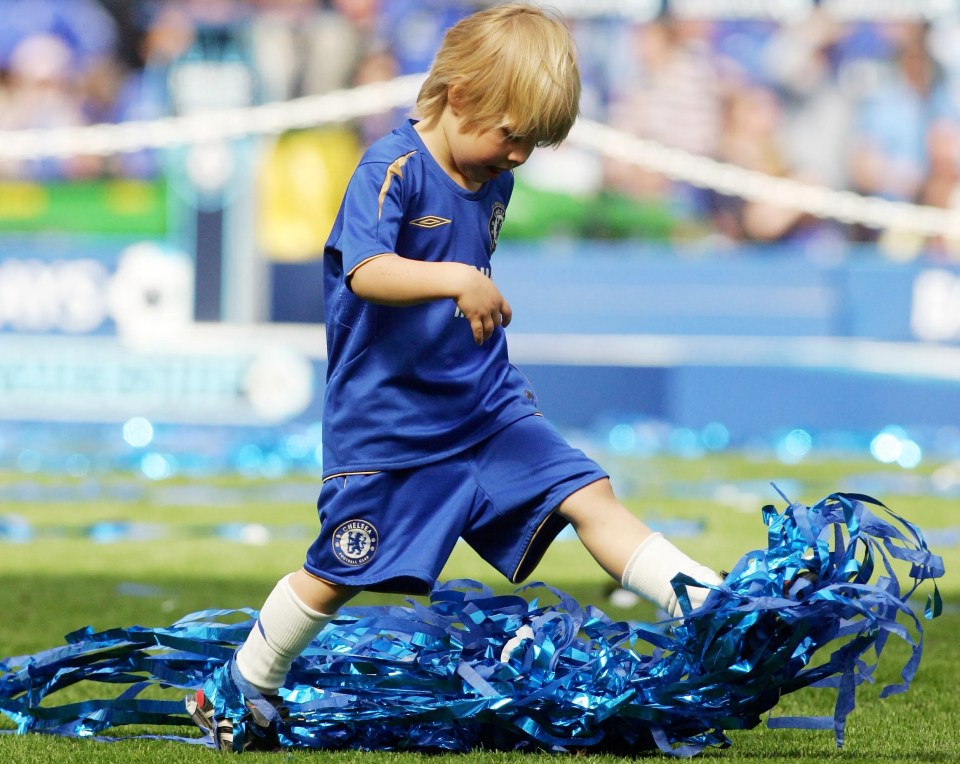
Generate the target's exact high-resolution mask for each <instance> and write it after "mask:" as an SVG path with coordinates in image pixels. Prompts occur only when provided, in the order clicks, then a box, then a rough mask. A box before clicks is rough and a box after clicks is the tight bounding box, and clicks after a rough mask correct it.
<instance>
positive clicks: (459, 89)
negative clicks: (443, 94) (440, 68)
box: [447, 82, 463, 116]
mask: <svg viewBox="0 0 960 764" xmlns="http://www.w3.org/2000/svg"><path fill="white" fill-rule="evenodd" d="M447 103H448V104H450V110H451V111H452V112H453V114H454V116H459V115H460V110H461V109H462V108H463V85H461V84H460V83H458V82H455V83H452V84H450V85H447Z"/></svg>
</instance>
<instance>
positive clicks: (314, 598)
mask: <svg viewBox="0 0 960 764" xmlns="http://www.w3.org/2000/svg"><path fill="white" fill-rule="evenodd" d="M289 580H290V588H291V589H293V591H294V593H295V594H296V595H297V597H298V598H299V599H300V601H301V602H303V604H305V605H306V606H307V607H309V608H310V609H312V610H315V611H317V612H318V613H327V614H328V615H333V614H334V613H336V612H337V610H339V609H340V608H341V607H342V606H343V605H345V604H346V603H347V602H348V601H349V600H351V599H352V598H353V597H354V596H355V595H356V594H357V593H358V592H359V591H360V589H359V588H358V587H354V586H344V585H343V584H335V583H333V582H331V581H324V580H323V579H321V578H317V577H316V576H314V575H311V574H310V573H308V572H307V571H306V570H304V569H303V568H301V569H300V570H298V571H296V572H294V573H292V574H290V579H289Z"/></svg>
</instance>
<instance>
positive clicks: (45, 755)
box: [0, 454, 960, 764]
mask: <svg viewBox="0 0 960 764" xmlns="http://www.w3.org/2000/svg"><path fill="white" fill-rule="evenodd" d="M602 463H604V464H605V465H606V466H607V467H608V468H609V469H611V471H612V474H613V475H614V479H615V483H617V484H618V490H619V491H620V493H621V496H623V498H624V499H625V500H626V502H627V503H628V504H629V506H631V508H633V509H635V510H636V512H637V513H638V514H640V515H641V516H642V517H644V518H645V519H647V520H648V521H650V522H651V523H652V524H654V525H662V526H663V529H664V530H665V532H666V533H667V534H669V535H671V536H672V537H673V539H674V541H675V542H676V543H677V544H678V545H679V546H681V547H683V548H684V549H685V550H687V551H689V552H690V553H691V554H692V555H693V556H695V557H699V558H700V559H702V560H703V561H704V562H706V563H708V564H711V565H713V566H715V567H716V568H729V567H730V566H731V565H733V563H734V562H735V561H736V560H737V559H738V558H739V556H740V555H741V554H743V553H744V552H746V551H748V550H751V549H756V548H761V547H763V546H765V528H764V526H763V523H762V522H761V519H760V508H761V507H762V506H763V505H764V504H770V503H772V504H775V505H776V506H777V507H778V508H780V509H782V507H783V502H782V500H781V499H780V498H779V497H778V496H777V494H776V493H775V492H774V490H773V488H772V487H770V486H769V482H770V481H773V482H776V483H777V484H778V485H779V486H780V487H781V488H782V489H785V492H786V493H787V495H788V496H790V498H791V499H793V500H796V501H800V502H803V503H806V504H810V503H813V502H816V501H818V500H819V499H821V498H823V497H824V496H825V495H827V494H829V493H831V492H834V491H852V492H863V493H867V494H870V495H872V496H875V497H876V498H878V499H880V500H881V501H884V502H885V503H886V504H887V505H888V506H890V507H891V508H892V509H893V510H895V511H897V512H898V513H900V514H902V515H903V516H905V517H907V518H908V519H910V520H911V521H913V522H915V523H916V524H918V525H919V526H920V527H921V528H922V529H923V530H924V531H925V532H926V533H927V534H928V535H929V536H930V538H931V547H932V548H933V550H934V551H936V552H938V553H940V554H942V555H943V557H944V561H945V564H946V570H947V574H946V576H945V577H944V579H942V580H941V582H940V589H941V592H942V594H943V598H944V602H945V612H944V615H943V616H942V617H941V618H939V619H937V620H934V621H930V622H927V621H925V622H924V626H925V629H926V631H925V637H926V646H925V652H924V659H923V663H922V664H921V667H920V671H919V672H918V674H917V677H916V679H915V681H914V684H913V687H912V688H911V690H910V691H909V692H908V693H907V694H905V695H899V696H894V697H891V698H887V699H884V700H881V699H880V698H879V693H880V688H881V687H882V686H883V685H885V684H888V683H890V682H894V681H896V679H897V672H898V671H899V668H900V666H901V665H902V663H903V660H904V659H905V656H906V648H905V647H902V646H901V645H899V644H897V643H895V642H891V644H890V645H889V646H888V648H887V651H886V652H885V653H884V655H883V659H882V660H881V665H880V670H879V672H878V676H877V682H876V685H873V686H870V685H867V686H864V687H862V688H861V689H860V691H859V692H858V696H857V708H856V710H855V711H854V712H853V714H852V715H851V716H850V718H849V721H848V724H847V740H846V743H845V745H844V747H843V748H842V749H839V750H838V749H837V748H836V746H835V743H834V740H833V735H832V733H830V732H806V731H793V730H770V729H767V728H766V727H765V726H761V727H758V728H756V729H753V730H745V731H734V732H731V733H728V734H729V736H730V737H731V739H732V740H733V746H732V747H731V748H729V749H725V750H709V751H706V752H705V753H704V754H702V755H701V757H700V758H702V759H709V760H724V761H731V762H757V763H760V762H763V763H764V764H769V763H770V762H827V761H851V762H853V761H855V762H885V763H890V762H911V764H913V763H915V762H956V761H960V725H958V724H957V723H956V719H957V703H958V697H960V696H958V693H957V690H956V688H957V686H958V684H960V666H958V664H957V660H956V657H957V655H958V650H957V647H958V646H960V611H958V609H957V607H956V604H955V603H956V602H957V596H958V594H960V573H958V572H957V571H958V563H960V549H958V548H957V541H956V537H957V528H958V527H960V513H958V511H960V506H958V501H957V500H956V498H950V497H949V496H948V495H947V493H946V492H941V493H939V494H938V491H937V490H936V488H935V486H936V485H940V486H941V487H942V486H943V484H944V483H943V480H942V479H940V480H937V479H934V475H935V474H936V475H938V476H939V477H940V478H942V477H943V475H944V474H945V472H944V471H947V474H948V477H949V474H952V473H950V471H951V470H952V471H953V472H956V471H957V468H956V466H955V465H953V466H951V465H946V466H945V465H942V464H927V463H924V464H923V465H922V466H921V467H920V468H918V469H916V470H911V471H905V470H903V469H901V468H899V467H895V466H886V465H881V464H878V463H876V462H872V461H864V460H854V459H851V458H846V457H838V458H830V459H827V458H825V457H822V456H821V457H818V458H817V459H809V460H807V461H804V462H803V463H800V464H796V465H784V464H781V463H780V462H777V461H774V460H770V459H766V458H761V457H756V458H754V457H749V456H747V455H743V454H723V455H716V456H711V457H707V458H702V459H696V460H684V459H680V458H655V459H644V460H630V459H610V458H603V459H602ZM938 470H939V471H940V472H937V471H938ZM27 480H28V478H25V477H24V476H23V475H14V474H7V475H2V474H0V519H2V518H10V517H14V516H16V517H19V518H22V519H23V520H24V521H26V523H28V525H29V527H30V528H31V529H32V530H33V532H34V533H35V538H34V540H32V541H30V542H29V543H20V544H17V543H10V542H8V541H3V540H2V539H0V657H2V656H11V655H21V654H28V653H33V652H36V651H39V650H42V649H46V648H50V647H55V646H58V645H60V644H62V643H63V636H64V634H66V633H68V632H70V631H74V630H75V629H78V628H81V627H83V626H86V625H90V626H93V627H94V628H95V629H98V630H99V629H106V628H110V627H115V626H131V625H135V624H139V625H146V626H156V625H167V624H170V623H172V622H173V621H175V620H176V619H177V618H179V617H180V616H182V615H185V614H187V613H190V612H193V611H197V610H202V609H206V608H232V607H243V606H246V607H258V606H259V604H260V603H261V602H262V600H263V597H264V596H265V595H266V594H267V592H268V591H269V590H270V589H271V588H272V586H273V584H274V583H275V581H276V579H277V578H278V577H279V576H281V575H282V574H284V573H286V572H288V571H289V570H292V569H293V568H295V567H296V566H298V565H299V564H300V562H301V560H302V555H303V552H304V550H305V548H306V545H307V543H308V542H309V541H310V540H311V539H312V534H313V533H314V531H315V529H316V516H315V512H314V509H313V506H312V503H313V494H314V493H315V490H316V486H317V485H318V482H319V481H318V480H317V479H316V478H311V477H307V476H300V477H297V478H287V479H285V480H284V482H283V484H282V486H279V485H277V484H271V483H268V482H266V481H258V480H247V479H243V478H237V477H216V478H210V479H206V480H202V481H200V480H191V479H183V480H179V481H162V482H150V481H147V480H145V479H142V480H141V479H137V478H135V477H133V476H130V475H121V474H113V475H106V476H102V477H101V478H99V479H98V481H99V482H98V488H97V490H96V491H95V492H93V494H91V492H90V490H89V486H86V487H84V485H82V482H83V481H81V480H72V479H70V480H65V479H61V478H54V477H45V478H37V477H36V476H30V477H29V481H30V483H31V490H32V493H33V494H34V496H31V497H29V500H26V499H20V498H10V497H17V496H19V495H20V494H22V493H23V492H22V491H20V492H18V491H17V490H13V489H16V488H17V487H18V486H21V487H22V486H23V485H24V483H25V481H27ZM85 480H87V481H88V482H89V480H90V479H89V478H87V479H85ZM948 482H949V481H948ZM954 482H956V481H954ZM3 489H6V490H3ZM280 489H282V490H280ZM953 491H954V493H955V491H956V487H955V485H954V488H953ZM45 495H46V496H47V498H46V499H44V496H45ZM37 496H39V497H40V499H41V500H39V501H36V500H34V499H35V498H36V497H37ZM4 497H6V498H4ZM78 497H79V498H78ZM301 497H302V499H301ZM109 521H127V522H136V523H140V524H143V525H142V527H143V528H147V529H151V532H150V533H148V534H146V535H147V536H150V537H151V538H149V539H144V540H125V541H116V542H113V543H97V542H96V541H95V540H94V539H93V538H91V537H90V535H89V529H90V527H91V526H94V525H96V524H97V523H105V522H109ZM232 523H241V524H242V523H251V524H262V525H263V526H265V527H266V529H267V530H268V531H269V532H270V533H269V536H270V540H269V541H267V542H266V543H263V544H260V545H256V544H243V543H239V542H237V541H231V540H227V539H224V538H221V537H219V536H218V535H216V533H215V532H214V531H215V529H217V528H220V527H223V526H224V525H227V524H232ZM696 527H700V528H702V532H700V533H699V534H696V535H691V536H689V537H688V536H686V535H685V533H684V532H683V531H684V529H687V530H689V529H690V528H696ZM937 539H940V540H941V541H942V542H943V544H941V545H938V543H937ZM944 544H945V545H944ZM462 577H466V578H476V579H479V580H482V581H484V582H485V583H488V584H490V585H491V586H493V587H494V588H495V589H496V590H498V591H503V592H506V591H511V590H512V587H511V586H510V585H509V584H507V583H506V582H504V581H502V580H499V579H498V578H497V577H496V574H495V573H494V572H493V571H491V570H490V569H488V568H487V567H486V566H485V564H484V563H483V562H482V561H480V560H478V559H477V558H476V557H475V556H474V555H473V553H472V552H470V550H468V549H466V548H458V550H457V551H456V553H455V555H454V557H453V558H452V559H451V561H450V563H449V565H448V567H447V569H446V570H445V572H444V576H443V578H444V579H450V578H462ZM533 578H534V579H536V580H542V581H545V582H547V583H550V584H552V585H554V586H557V587H559V588H561V589H564V590H566V591H568V592H570V593H571V594H573V595H575V596H576V597H577V599H578V600H579V601H580V602H582V603H585V604H586V603H591V604H596V605H598V606H600V607H601V609H603V610H605V611H606V612H607V613H608V614H610V615H611V616H615V617H618V618H629V619H633V620H649V619H651V618H652V617H653V615H654V613H653V610H652V609H650V608H648V607H646V606H645V605H639V606H637V607H636V608H634V609H631V610H619V609H617V608H615V607H613V606H612V605H611V604H610V603H609V602H608V601H607V587H608V585H609V582H608V581H607V579H606V578H605V576H604V574H603V573H602V572H601V571H600V569H599V568H598V567H597V566H596V565H595V564H594V563H593V561H592V560H591V559H590V558H589V556H588V555H587V554H586V553H585V552H584V551H583V550H582V548H581V547H580V546H579V544H578V543H577V542H576V541H558V542H557V543H556V544H555V545H554V546H553V547H552V548H551V550H550V552H549V553H548V555H547V557H546V558H545V560H544V561H543V563H542V564H541V566H540V568H538V570H537V571H536V572H535V574H534V576H533ZM929 590H930V591H932V587H931V588H930V589H929ZM388 601H398V600H397V598H394V599H392V600H391V599H390V598H385V597H379V598H376V597H373V596H370V595H364V597H363V598H361V599H360V600H357V601H356V603H355V604H362V603H366V604H370V603H373V602H388ZM922 605H923V603H922V602H919V603H918V607H920V608H922ZM97 690H98V688H96V687H93V688H90V687H86V688H81V687H78V688H75V689H73V690H71V692H73V693H74V695H71V696H70V698H71V699H76V700H81V699H83V697H84V695H83V693H88V695H87V696H86V697H94V696H96V694H97ZM113 691H114V690H113V689H112V688H108V689H107V692H113ZM64 700H66V698H65V697H62V698H58V699H57V702H58V703H59V702H63V701H64ZM832 701H833V694H832V692H830V691H827V690H807V691H803V692H799V693H797V694H795V695H790V696H786V697H784V698H783V700H782V701H781V703H780V705H779V706H778V707H777V708H776V709H774V715H795V714H818V715H820V714H825V713H830V711H831V710H832ZM11 728H12V725H11V724H10V723H9V722H8V721H7V720H6V719H0V729H7V730H9V729H11ZM142 732H160V733H167V732H172V733H173V734H188V732H189V728H188V727H184V728H183V729H174V730H145V729H131V728H122V729H120V730H116V731H115V734H118V735H124V734H128V735H129V734H136V733H142ZM223 755H225V754H220V753H218V752H216V751H211V750H207V749H205V748H202V747H199V746H187V745H185V744H183V743H177V742H167V741H152V740H123V741H119V742H117V743H109V744H108V743H98V742H93V741H86V740H70V739H62V738H56V737H48V736H39V735H28V736H23V737H20V736H16V735H10V734H0V762H16V763H17V764H28V763H29V762H38V763H39V762H84V763H87V762H98V763H99V762H103V763H104V764H113V763H114V762H117V763H118V762H131V761H136V762H183V761H196V762H204V761H213V760H215V759H216V758H218V757H220V756H223ZM642 757H643V758H647V759H667V758H668V757H664V756H662V755H660V754H656V753H653V754H651V753H645V754H642ZM451 758H453V759H455V760H462V761H465V762H470V764H474V762H476V764H501V762H508V761H509V762H514V761H516V762H521V761H522V762H524V764H527V763H531V764H532V763H533V762H543V761H547V760H550V761H557V760H558V759H557V757H555V756H551V755H549V754H508V753H485V752H475V753H470V754H457V755H452V756H451ZM576 758H577V759H578V760H580V761H590V762H592V761H597V762H603V764H613V762H614V761H616V760H617V759H618V758H620V757H615V756H607V755H593V754H587V755H577V756H576ZM433 759H434V757H432V756H428V755H420V754H412V753H409V754H398V753H386V752H373V753H361V752H351V751H345V752H309V751H296V752H284V753H281V754H245V755H244V761H247V760H252V761H259V760H263V761H272V762H276V761H281V760H282V761H294V762H301V761H302V762H307V761H323V762H331V763H333V762H336V763H337V764H348V763H352V762H361V761H362V762H363V764H393V763H394V762H397V763H398V764H414V763H415V762H417V763H419V762H421V761H423V762H426V761H432V760H433ZM561 760H562V757H561Z"/></svg>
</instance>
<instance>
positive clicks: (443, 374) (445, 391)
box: [323, 121, 536, 477]
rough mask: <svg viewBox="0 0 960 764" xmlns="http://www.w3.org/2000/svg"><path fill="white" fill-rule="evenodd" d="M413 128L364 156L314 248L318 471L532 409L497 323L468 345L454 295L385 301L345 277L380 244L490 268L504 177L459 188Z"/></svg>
mask: <svg viewBox="0 0 960 764" xmlns="http://www.w3.org/2000/svg"><path fill="white" fill-rule="evenodd" d="M413 125H414V122H413V121H408V122H407V123H406V124H404V125H403V126H402V127H400V128H398V129H397V130H394V131H393V133H391V134H390V135H389V136H386V137H384V138H382V139H380V140H379V141H377V142H376V143H375V144H374V145H373V146H371V147H370V149H369V150H368V151H367V152H366V153H365V154H364V156H363V158H362V160H361V161H360V164H359V165H358V167H357V169H356V171H355V172H354V175H353V177H352V178H351V180H350V183H349V185H348V187H347V191H346V193H345V195H344V199H343V202H342V204H341V207H340V212H339V214H338V215H337V219H336V222H335V223H334V226H333V230H332V232H331V234H330V238H329V240H328V241H327V246H326V249H325V252H324V300H325V312H326V332H327V356H328V367H327V387H326V393H325V397H324V409H323V474H324V476H325V477H327V476H330V475H333V474H337V473H341V472H358V471H367V470H383V469H393V468H400V467H412V466H415V465H418V464H426V463H429V462H431V461H435V460H439V459H443V458H445V457H447V456H449V455H452V454H455V453H459V452H461V451H463V450H465V449H467V448H469V447H470V446H472V445H474V444H476V443H478V442H479V441H481V440H483V439H485V438H487V437H488V436H490V435H492V434H493V433H495V432H496V431H498V430H499V429H500V428H502V427H504V426H506V425H507V424H509V423H511V422H513V421H516V420H517V419H520V418H521V417H524V416H528V415H530V414H533V413H536V402H535V396H534V394H533V391H532V388H531V386H530V384H529V382H528V381H527V380H526V378H525V377H524V376H523V375H522V374H521V373H520V372H519V371H517V369H515V368H514V367H513V366H512V365H511V364H510V362H509V360H508V358H507V342H506V336H505V334H504V331H503V329H502V327H497V329H496V331H495V332H494V334H493V336H492V337H491V338H490V339H489V340H487V341H486V342H485V343H484V344H483V345H482V346H478V345H477V344H476V343H475V342H474V339H473V333H472V331H471V329H470V324H469V322H468V321H467V320H466V319H465V318H464V317H463V316H462V314H460V312H459V310H458V309H457V306H456V304H455V302H454V301H453V300H449V299H444V300H436V301H432V302H427V303H424V304H421V305H415V306H410V307H390V306H385V305H377V304H374V303H370V302H368V301H366V300H363V299H361V298H359V297H357V296H356V295H355V294H354V293H353V292H352V291H350V288H349V286H348V284H347V280H346V276H347V274H349V273H350V272H351V271H352V270H353V269H355V268H356V267H357V266H358V265H360V264H361V263H363V262H364V261H366V260H368V259H370V258H372V257H376V256H377V255H382V254H383V253H391V252H392V253H396V254H397V255H400V256H401V257H407V258H410V259H413V260H422V261H427V262H445V261H446V262H460V263H466V264H468V265H472V266H474V267H475V268H478V269H479V270H480V271H482V272H483V273H485V274H486V275H488V276H489V275H491V273H492V271H491V267H490V257H491V255H492V254H493V251H494V249H495V248H496V245H497V237H498V236H499V233H500V227H501V226H502V224H503V219H504V213H505V211H506V206H507V203H508V202H509V201H510V194H511V191H512V190H513V175H512V173H503V174H502V175H500V176H498V177H496V178H494V179H491V180H490V181H488V182H487V183H485V184H484V185H483V187H482V188H480V189H479V190H477V191H468V190H466V189H464V188H462V187H461V186H459V185H458V184H457V183H455V182H454V181H453V179H452V178H451V177H450V176H449V175H447V174H446V173H445V172H444V171H443V169H442V168H441V167H440V165H438V164H437V162H436V161H435V160H434V159H433V157H432V156H431V155H430V153H429V152H428V151H427V149H426V147H425V146H424V144H423V142H422V141H421V140H420V136H419V135H418V134H417V132H416V130H414V128H413Z"/></svg>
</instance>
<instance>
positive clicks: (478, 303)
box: [454, 266, 513, 345]
mask: <svg viewBox="0 0 960 764" xmlns="http://www.w3.org/2000/svg"><path fill="white" fill-rule="evenodd" d="M454 299H455V300H456V302H457V307H458V308H460V312H461V313H463V315H464V316H465V317H466V319H467V320H468V321H469V322H470V329H471V330H472V331H473V339H474V341H475V342H476V343H477V344H478V345H482V344H483V343H484V342H486V341H487V340H488V339H490V337H491V336H493V332H494V330H495V329H496V328H497V327H498V326H507V325H509V323H510V319H511V318H512V317H513V310H511V308H510V303H508V302H507V301H506V299H505V298H504V296H503V295H502V294H500V290H499V289H497V286H496V284H494V283H493V280H492V279H491V278H490V277H489V276H485V275H484V274H483V273H481V272H480V271H478V270H477V269H476V268H473V267H471V266H466V267H465V268H464V269H463V270H462V271H461V281H460V283H459V284H458V289H457V292H456V294H455V296H454Z"/></svg>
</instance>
